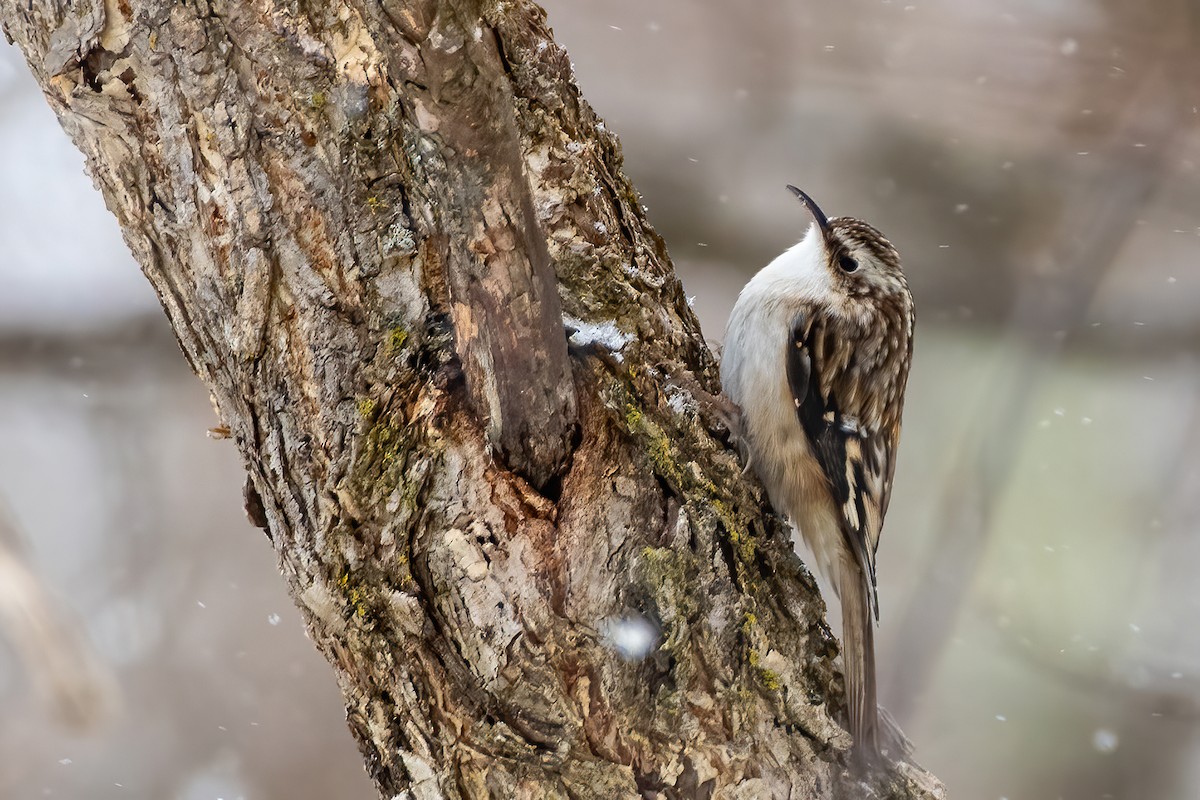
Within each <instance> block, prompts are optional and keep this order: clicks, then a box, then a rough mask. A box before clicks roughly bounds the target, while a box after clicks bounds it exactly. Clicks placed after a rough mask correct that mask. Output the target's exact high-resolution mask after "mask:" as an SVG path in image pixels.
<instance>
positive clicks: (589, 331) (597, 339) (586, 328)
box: [563, 315, 633, 361]
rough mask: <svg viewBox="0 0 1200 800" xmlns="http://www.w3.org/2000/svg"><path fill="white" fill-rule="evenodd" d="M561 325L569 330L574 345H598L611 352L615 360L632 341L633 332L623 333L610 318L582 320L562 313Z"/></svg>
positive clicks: (619, 358) (619, 357)
mask: <svg viewBox="0 0 1200 800" xmlns="http://www.w3.org/2000/svg"><path fill="white" fill-rule="evenodd" d="M563 325H564V326H565V327H566V328H568V329H570V330H571V337H570V342H571V344H573V345H575V346H576V347H587V346H588V345H599V346H600V347H603V348H604V349H605V350H608V351H609V352H611V353H612V354H613V356H614V357H615V358H616V359H617V361H620V360H621V351H622V350H624V349H625V345H627V344H629V343H630V342H632V341H633V334H629V333H625V331H623V330H621V329H620V328H618V327H617V323H615V322H613V321H612V320H605V321H604V322H584V321H583V320H581V319H576V318H575V317H571V316H567V315H563Z"/></svg>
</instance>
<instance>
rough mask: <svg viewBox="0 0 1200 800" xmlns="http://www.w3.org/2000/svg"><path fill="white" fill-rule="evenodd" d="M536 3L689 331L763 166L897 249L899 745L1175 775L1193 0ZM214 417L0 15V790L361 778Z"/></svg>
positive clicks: (1190, 784) (890, 626)
mask: <svg viewBox="0 0 1200 800" xmlns="http://www.w3.org/2000/svg"><path fill="white" fill-rule="evenodd" d="M546 6H547V9H548V11H549V18H550V22H551V24H552V25H553V27H554V29H555V31H556V33H557V36H558V38H559V40H560V41H561V42H562V43H563V44H564V45H565V46H566V47H567V48H568V50H569V51H570V53H571V55H572V57H573V59H574V62H575V66H576V70H577V73H578V78H579V81H580V84H581V86H582V88H583V91H584V94H585V95H586V96H587V98H588V99H589V100H590V101H591V103H592V104H593V105H594V106H595V108H596V109H597V111H598V112H599V113H600V114H601V115H602V116H603V117H604V118H605V120H606V122H607V124H608V126H609V127H610V128H611V129H612V130H614V131H616V132H618V133H619V135H620V136H621V138H622V141H623V144H624V150H625V155H626V159H627V167H628V172H629V174H630V176H631V177H632V179H633V180H634V182H635V184H636V185H637V186H638V188H639V189H640V190H641V191H642V192H643V193H644V196H645V202H646V205H647V206H648V207H649V212H650V218H651V220H652V221H653V222H654V223H655V225H656V226H657V227H658V229H659V231H660V232H661V233H662V234H663V235H664V236H665V238H666V240H667V242H668V243H669V245H670V248H671V253H672V255H673V256H674V258H675V260H676V265H677V267H678V270H679V273H680V275H681V277H682V279H683V281H684V284H685V285H686V287H687V290H688V292H689V294H691V295H695V297H696V301H695V307H696V310H697V312H698V313H699V315H700V318H701V321H702V323H703V325H704V329H705V331H706V333H707V335H708V336H709V337H710V338H711V339H713V340H714V341H717V340H719V339H720V337H721V334H722V331H723V328H724V321H725V318H726V315H727V314H728V311H729V309H730V307H731V306H732V304H733V301H734V299H735V297H736V294H737V291H738V290H739V289H740V287H741V286H742V284H743V283H744V282H745V281H746V280H747V279H748V278H749V276H750V275H751V274H752V273H753V272H754V271H755V270H757V269H758V268H759V267H761V266H762V265H763V264H765V263H766V262H767V261H769V260H770V259H771V258H772V257H774V256H775V255H776V254H777V253H779V252H781V251H782V250H783V249H784V248H786V247H787V246H789V245H790V244H792V243H793V242H794V241H795V240H796V239H797V238H798V237H799V236H800V234H801V233H802V229H803V227H804V225H805V224H806V217H805V215H804V214H803V212H802V209H801V208H800V206H799V205H798V204H797V203H796V202H795V201H794V199H792V198H791V196H790V195H789V194H788V193H787V192H786V191H784V189H783V185H784V184H785V183H789V182H790V183H795V184H797V185H800V186H802V187H803V188H805V189H806V190H807V191H808V192H809V193H810V194H812V195H813V196H814V197H815V198H816V199H817V201H818V202H819V203H821V205H822V206H823V207H824V209H825V211H826V212H828V213H829V214H830V215H837V214H850V215H854V216H859V217H862V218H864V219H866V220H868V221H870V222H872V223H873V224H875V225H876V226H877V227H879V228H880V229H881V230H882V231H883V232H884V233H885V234H886V235H888V236H889V237H890V238H891V239H892V241H893V242H894V243H895V244H896V245H897V247H898V249H899V250H900V252H901V254H902V256H903V258H904V262H905V265H906V268H907V271H908V274H909V276H910V282H911V284H912V288H913V292H914V294H915V296H916V298H917V304H918V312H919V323H918V332H917V343H916V355H915V363H914V370H913V374H912V377H911V379H910V382H909V392H908V404H907V409H906V420H905V421H906V426H905V433H904V442H903V445H902V448H901V453H900V463H899V467H898V471H897V479H896V486H895V490H894V493H893V501H892V506H891V511H890V514H889V519H888V524H887V526H886V533H885V535H884V537H883V543H882V548H881V551H880V556H879V564H880V567H879V570H880V572H879V574H880V596H881V604H882V627H881V631H880V634H879V638H880V653H879V662H880V675H881V699H882V702H883V704H884V705H885V706H887V707H888V708H889V709H890V710H891V711H892V713H893V714H894V715H895V716H896V717H897V719H898V720H899V722H900V724H901V726H902V727H903V728H904V729H905V730H906V732H907V733H908V735H909V736H910V737H911V738H912V740H913V741H914V742H915V743H916V747H917V750H916V758H917V760H918V761H920V762H921V763H923V764H924V765H925V766H927V767H929V768H930V769H931V770H932V771H933V772H935V773H936V774H937V775H939V776H940V777H941V778H942V779H943V780H945V782H946V784H947V786H948V788H949V790H950V793H951V796H952V797H957V798H969V799H970V800H976V799H977V798H983V799H984V800H987V799H988V798H997V799H998V798H1007V799H1008V800H1021V799H1023V798H1031V799H1036V798H1047V799H1048V800H1054V799H1055V798H1061V799H1063V800H1076V798H1080V799H1081V798H1139V799H1142V800H1160V799H1162V800H1166V799H1168V798H1170V799H1172V800H1174V799H1175V798H1194V797H1200V625H1198V624H1197V622H1198V620H1200V580H1197V577H1196V573H1197V568H1198V566H1200V536H1198V535H1197V534H1198V533H1200V180H1198V175H1197V162H1198V161H1200V127H1198V121H1200V113H1198V111H1197V108H1198V106H1200V80H1197V78H1200V69H1198V67H1200V48H1198V47H1197V45H1198V44H1200V38H1198V36H1197V33H1198V27H1200V22H1198V20H1200V7H1198V6H1197V4H1196V3H1195V2H1192V1H1191V0H1059V2H1049V0H1040V1H1039V2H1035V0H1011V1H1009V2H1001V1H1000V0H993V1H991V2H986V1H985V0H940V2H923V1H922V0H916V2H912V3H905V2H903V0H895V1H894V2H890V1H889V0H874V1H873V2H865V1H859V0H844V1H843V2H841V3H818V2H807V3H792V2H787V3H785V2H767V0H752V2H748V3H739V4H734V3H731V2H715V1H714V0H709V1H708V2H699V0H603V1H602V0H551V1H550V2H547V3H546ZM216 424H217V420H216V419H215V417H214V415H213V413H212V411H211V409H210V408H209V404H208V401H207V397H206V393H205V391H204V389H203V387H202V386H201V385H200V383H199V382H198V381H197V380H196V379H195V378H194V377H193V376H192V375H191V373H190V372H189V371H188V369H187V366H186V364H185V363H184V360H183V358H182V357H181V356H180V355H179V353H178V350H177V348H176V347H175V345H174V342H173V339H172V337H171V334H170V331H169V330H168V328H167V325H166V322H165V319H164V318H163V316H162V314H161V311H160V310H159V309H158V306H157V303H156V301H155V299H154V297H153V295H152V293H151V291H150V289H149V286H148V284H147V283H146V282H145V281H144V279H143V278H142V277H141V275H140V273H139V272H138V270H137V267H136V265H135V264H134V263H132V261H131V260H130V257H129V255H128V253H127V251H126V249H125V247H124V245H123V243H122V242H121V239H120V234H119V231H118V230H117V226H116V223H115V222H114V220H113V219H111V218H110V217H109V216H108V215H107V213H106V212H105V210H104V208H103V204H102V202H101V200H100V198H99V196H98V195H97V194H96V193H95V192H94V191H93V190H92V188H91V185H90V183H89V181H88V179H87V178H86V177H85V176H84V175H83V172H82V159H81V157H80V155H79V154H78V153H77V152H76V151H75V150H74V149H73V148H72V147H71V145H70V144H69V143H68V142H67V140H66V138H65V136H64V135H63V134H62V133H61V131H60V130H59V128H58V126H57V123H56V122H55V120H54V118H53V115H52V114H51V112H50V111H49V110H48V108H47V107H46V105H45V102H44V101H43V100H42V98H41V96H40V95H39V93H38V91H37V89H36V87H35V86H34V85H33V82H32V80H31V78H30V77H29V76H28V75H27V74H26V72H25V70H24V66H23V64H22V62H21V61H20V58H19V55H18V54H17V52H16V51H15V49H14V48H11V47H8V46H6V45H3V44H0V545H2V547H0V619H2V620H4V622H5V626H6V630H7V631H8V634H7V636H0V703H2V704H3V707H4V709H5V712H4V714H3V715H0V754H2V756H0V798H9V797H12V798H27V797H29V798H32V797H43V796H45V797H66V798H82V797H87V798H110V797H111V798H125V797H137V798H142V797H145V798H180V799H181V800H202V799H204V798H218V797H219V798H226V799H227V800H232V799H233V798H239V797H241V798H248V799H249V798H273V797H290V798H300V799H304V798H330V797H336V798H348V799H349V800H358V799H359V798H362V799H363V800H366V798H370V797H372V796H373V791H372V789H371V787H370V785H369V784H368V782H367V780H366V778H365V776H364V775H363V771H362V766H361V763H360V761H359V759H358V755H357V753H356V751H355V748H354V746H353V743H352V742H351V740H350V737H349V735H348V733H347V732H346V730H345V725H344V723H343V720H342V712H341V706H340V702H339V698H338V696H337V691H336V688H335V686H334V682H333V679H332V675H331V673H330V671H329V669H328V668H327V667H326V666H325V664H324V662H323V661H322V659H321V658H320V657H319V656H318V655H317V654H316V652H315V651H314V650H313V649H312V647H311V645H310V644H309V643H308V642H307V641H306V640H305V638H304V633H303V629H302V626H301V623H300V620H299V616H298V613H297V612H296V611H295V609H294V608H293V606H292V604H291V602H290V600H289V599H288V598H287V596H286V594H285V592H284V589H283V582H282V580H281V579H280V578H279V576H278V574H277V573H276V570H275V562H274V557H273V554H272V552H271V550H270V548H269V547H268V542H267V541H266V539H265V538H264V537H263V536H262V534H261V532H258V531H257V530H255V529H253V528H252V527H250V525H249V524H248V523H246V522H245V521H244V519H243V517H242V512H241V505H242V503H241V496H240V486H241V481H242V477H241V475H242V473H241V468H240V465H239V462H238V459H237V456H236V454H235V452H234V448H233V445H232V444H231V443H229V442H222V441H215V440H212V439H210V438H208V437H207V436H206V430H207V429H208V428H209V427H211V426H213V425H216ZM21 580H24V581H27V582H30V583H31V585H36V587H37V589H36V590H37V592H40V593H43V595H44V596H43V598H42V599H43V600H44V603H42V604H41V608H42V610H41V611H40V612H39V613H40V614H41V615H42V616H41V617H38V616H37V615H36V614H33V612H31V611H30V610H29V609H27V608H21V607H15V606H14V603H13V601H12V599H11V598H10V597H6V596H5V593H4V592H3V591H2V590H3V587H4V586H5V585H16V584H15V583H14V581H21ZM6 581H7V583H6ZM31 614H33V616H31ZM48 639H49V640H62V641H67V642H71V645H70V646H71V647H74V648H76V650H77V654H78V657H76V658H72V659H69V664H68V665H67V666H66V667H63V668H62V669H59V670H57V671H55V670H48V669H47V668H46V667H45V665H42V666H40V667H39V668H38V669H37V670H35V673H34V674H31V673H30V671H29V670H27V669H25V668H24V667H23V666H22V665H23V660H24V659H26V658H27V654H28V653H29V652H30V651H31V650H32V649H33V648H34V646H35V645H36V644H37V643H38V642H41V641H46V640H48ZM75 665H82V666H75ZM47 672H49V673H51V674H48V675H47V674H46V673H47ZM47 683H49V684H52V685H57V686H58V687H59V689H60V691H59V692H58V693H57V694H58V695H59V696H61V697H63V698H66V702H60V703H59V704H57V705H55V704H54V703H51V702H49V701H48V700H47V699H46V697H47V695H46V694H45V693H44V692H42V693H40V694H39V692H38V691H37V690H38V687H39V686H43V685H44V684H47ZM92 712H96V713H92ZM97 713H98V714H99V716H100V717H101V718H102V719H103V721H102V722H100V723H99V724H98V725H95V726H93V727H92V728H91V729H90V730H86V729H80V727H79V726H78V725H72V724H71V720H72V719H74V718H77V717H79V716H80V715H81V714H84V715H91V716H96V714H97Z"/></svg>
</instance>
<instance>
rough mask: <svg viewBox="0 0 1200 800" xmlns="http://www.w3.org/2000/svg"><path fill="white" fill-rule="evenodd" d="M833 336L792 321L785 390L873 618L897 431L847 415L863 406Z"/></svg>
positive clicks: (803, 320) (812, 323) (845, 348)
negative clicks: (840, 525) (878, 552)
mask: <svg viewBox="0 0 1200 800" xmlns="http://www.w3.org/2000/svg"><path fill="white" fill-rule="evenodd" d="M836 333H837V331H836V330H835V329H834V328H833V326H832V325H831V324H830V323H829V321H828V320H826V319H823V318H822V317H821V316H819V315H818V314H816V313H813V312H809V313H806V314H802V315H801V316H800V317H799V318H798V319H797V321H796V323H795V324H794V325H793V326H792V329H791V336H790V340H789V342H788V349H787V352H788V355H787V378H788V385H789V387H790V389H791V393H792V399H793V401H794V402H795V405H796V417H797V420H798V421H799V423H800V426H801V427H802V428H803V430H804V433H805V435H806V436H807V437H808V440H809V442H810V443H811V445H812V449H813V452H814V454H815V455H816V458H817V462H818V463H819V464H820V466H821V471H822V472H823V473H824V475H825V478H826V480H828V482H829V488H830V491H831V493H832V495H833V499H834V502H835V504H836V505H837V507H838V509H839V510H840V511H841V516H842V521H843V523H844V524H843V528H842V530H843V535H844V536H845V537H846V540H847V544H848V545H849V547H850V550H851V552H853V553H854V557H855V560H856V561H857V562H858V564H859V566H860V567H861V569H862V572H863V578H864V581H865V582H867V583H868V587H869V592H868V596H869V598H870V603H871V608H872V610H873V612H874V614H875V617H876V618H878V616H879V604H878V602H877V597H876V587H875V551H876V549H877V548H878V547H879V532H880V530H881V529H882V527H883V515H884V513H885V512H886V510H887V505H888V500H889V497H890V495H891V488H892V475H893V473H894V471H895V461H896V445H897V443H898V440H899V435H900V429H899V424H898V423H897V424H893V425H890V426H889V425H881V424H879V423H878V421H876V420H873V419H870V418H868V417H867V415H866V414H862V415H859V414H856V413H855V411H856V409H855V408H854V406H856V405H862V404H863V402H864V397H865V394H864V387H859V386H854V385H853V381H854V379H855V370H854V369H853V368H852V366H853V352H852V351H851V350H850V348H851V347H852V345H853V342H851V341H839V339H838V337H837V336H836ZM831 334H834V335H831ZM823 371H825V372H823Z"/></svg>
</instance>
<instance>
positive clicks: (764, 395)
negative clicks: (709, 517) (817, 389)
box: [721, 228, 836, 568]
mask: <svg viewBox="0 0 1200 800" xmlns="http://www.w3.org/2000/svg"><path fill="white" fill-rule="evenodd" d="M833 292H834V287H833V285H832V281H831V276H830V274H829V271H828V268H827V267H826V265H825V254H824V251H823V245H822V243H821V237H820V234H819V233H817V232H816V230H815V228H814V229H810V231H809V233H808V235H807V236H806V237H805V238H804V239H803V240H802V241H801V242H800V243H799V244H797V245H796V246H794V247H792V248H791V249H789V250H788V251H786V252H784V253H783V254H782V255H780V256H779V257H778V258H776V259H775V260H774V261H772V262H771V263H770V264H768V265H767V266H766V267H764V268H763V269H762V270H761V271H759V273H758V274H757V275H755V276H754V277H753V278H752V279H751V280H750V282H749V283H748V284H746V287H745V288H744V289H743V290H742V292H741V294H740V295H739V296H738V299H737V302H736V303H735V304H734V307H733V312H732V313H731V314H730V317H729V325H728V327H727V328H726V331H725V345H724V354H723V356H722V364H721V385H722V388H723V389H724V391H725V394H726V395H727V396H728V397H729V398H730V399H731V400H733V401H734V402H735V403H737V404H738V406H739V407H740V408H741V410H742V417H741V423H742V431H741V437H742V438H743V439H744V440H745V443H746V445H747V448H748V450H749V455H750V464H751V467H752V468H753V469H754V471H755V472H756V473H757V474H758V476H759V479H760V480H761V481H762V482H763V485H764V486H765V487H766V489H767V493H768V494H769V496H770V498H771V503H772V505H774V506H775V508H776V510H777V511H780V512H782V513H784V514H786V515H787V516H788V517H790V518H791V520H792V522H793V524H795V525H797V526H798V527H799V528H800V529H801V532H802V533H804V534H805V538H806V539H808V540H809V544H810V546H814V549H821V550H824V549H825V548H824V547H817V544H818V543H817V542H814V541H813V540H812V538H810V537H811V536H812V535H813V534H816V533H817V531H821V530H827V529H832V530H836V520H835V517H834V516H833V515H834V514H836V510H835V509H834V508H833V507H832V505H831V503H830V502H828V501H827V500H826V498H827V497H828V490H827V489H825V485H826V479H825V476H824V474H823V473H822V472H821V468H820V465H819V464H818V463H817V460H816V458H815V457H814V456H813V454H812V450H811V448H810V447H809V443H808V438H807V436H806V435H805V433H804V429H803V428H802V427H801V425H800V422H799V419H798V418H797V415H796V405H795V402H794V400H793V398H792V392H791V388H790V386H789V385H788V378H787V351H788V348H789V347H790V346H791V333H792V330H791V329H792V325H793V324H794V323H795V321H796V319H797V317H798V316H799V315H800V313H801V312H802V311H805V310H806V309H807V310H810V311H811V309H814V308H824V309H828V308H829V307H830V306H831V305H833V298H832V294H833ZM830 526H832V528H831V527H830ZM821 556H824V553H822V554H821ZM821 556H819V558H820V560H822V561H824V560H826V559H825V558H823V557H821ZM821 566H822V568H824V566H825V565H824V564H822V565H821Z"/></svg>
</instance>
